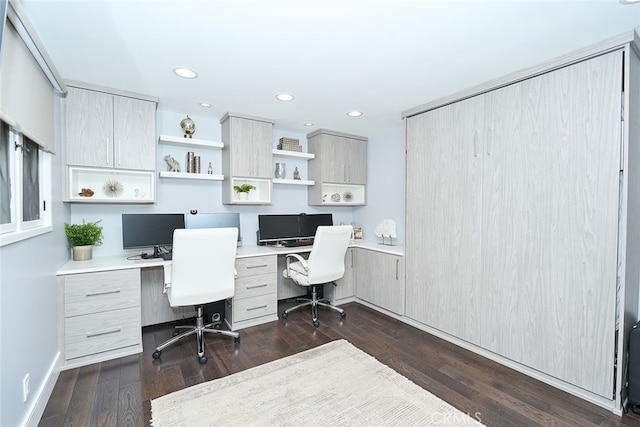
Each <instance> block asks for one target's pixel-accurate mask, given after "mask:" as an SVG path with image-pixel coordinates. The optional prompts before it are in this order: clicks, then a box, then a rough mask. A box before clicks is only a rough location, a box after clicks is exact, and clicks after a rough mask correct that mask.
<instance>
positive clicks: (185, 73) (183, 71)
mask: <svg viewBox="0 0 640 427" xmlns="http://www.w3.org/2000/svg"><path fill="white" fill-rule="evenodd" d="M173 72H174V73H175V74H176V75H177V76H180V77H182V78H184V79H195V78H196V77H198V73H196V72H195V71H194V70H192V69H191V68H187V67H176V68H174V69H173Z"/></svg>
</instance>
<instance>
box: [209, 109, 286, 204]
mask: <svg viewBox="0 0 640 427" xmlns="http://www.w3.org/2000/svg"><path fill="white" fill-rule="evenodd" d="M273 123H274V121H273V120H270V119H264V118H260V117H252V116H244V115H239V114H232V113H227V114H225V115H224V116H223V117H222V119H220V124H221V127H222V129H221V130H222V142H223V143H224V148H223V149H222V173H223V174H224V175H225V177H229V179H225V181H224V183H223V191H222V202H223V203H225V204H269V203H271V188H272V180H271V175H272V170H271V156H272V149H273V148H272V140H273ZM242 184H249V185H253V186H254V187H255V189H253V190H251V191H250V192H249V194H248V195H247V197H246V198H244V196H243V195H241V194H239V193H237V192H236V191H234V188H233V187H234V186H238V185H242Z"/></svg>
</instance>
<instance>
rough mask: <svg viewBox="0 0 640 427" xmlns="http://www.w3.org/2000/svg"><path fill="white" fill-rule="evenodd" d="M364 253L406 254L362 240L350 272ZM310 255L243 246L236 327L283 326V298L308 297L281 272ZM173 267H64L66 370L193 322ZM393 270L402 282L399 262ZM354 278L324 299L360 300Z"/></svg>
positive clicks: (232, 306) (112, 263) (231, 317)
mask: <svg viewBox="0 0 640 427" xmlns="http://www.w3.org/2000/svg"><path fill="white" fill-rule="evenodd" d="M358 248H360V249H366V250H367V252H369V251H374V252H376V253H379V254H388V255H392V256H394V257H402V256H403V253H402V248H401V247H398V246H385V245H379V244H376V243H369V242H365V241H361V240H358V241H354V242H353V243H352V244H351V245H350V249H349V252H348V253H347V257H346V259H345V264H346V265H347V267H348V268H352V267H353V266H354V259H353V257H354V252H353V251H354V250H355V249H358ZM310 250H311V246H299V247H272V246H243V247H239V248H238V250H237V256H236V259H237V261H236V270H237V272H238V276H237V279H236V289H235V294H234V297H233V298H231V299H229V300H228V301H227V307H226V313H225V317H226V321H227V323H228V324H229V326H230V328H231V329H233V330H238V329H242V328H246V327H249V326H255V325H258V324H262V323H266V322H271V321H274V320H277V319H278V314H277V305H278V299H284V298H290V297H294V296H297V295H301V294H304V293H305V292H304V289H303V288H300V287H298V286H296V285H294V284H292V283H290V281H287V280H285V279H283V277H282V274H280V272H281V271H282V270H283V269H284V263H285V261H284V258H285V257H284V256H283V255H285V254H289V253H305V252H309V251H310ZM170 263H171V261H164V260H163V259H145V260H140V259H136V260H128V259H126V256H125V255H122V256H107V257H95V258H93V259H92V260H89V261H68V262H67V263H65V264H64V265H63V266H62V267H61V268H60V269H59V270H58V271H57V276H58V341H59V349H60V351H61V353H62V355H63V358H62V359H63V361H64V362H63V363H64V368H65V369H66V368H72V367H77V366H82V365H87V364H90V363H96V362H99V361H103V360H109V359H113V358H117V357H122V356H125V355H129V354H134V353H139V352H141V351H142V333H141V330H142V327H143V326H147V325H152V324H157V323H163V322H167V321H172V320H176V319H180V318H187V317H193V316H194V314H195V313H194V311H193V309H192V308H190V307H184V308H172V307H171V306H170V305H169V302H168V300H167V298H166V296H165V295H163V284H164V268H163V266H164V265H167V264H170ZM376 263H378V264H379V262H378V261H377V262H376ZM395 269H396V270H395V271H396V277H397V274H398V273H397V271H398V265H397V264H395ZM352 276H353V275H350V277H352ZM350 277H349V278H346V279H345V280H348V281H349V282H348V286H345V291H343V292H342V293H340V294H334V293H333V291H332V290H331V291H330V292H329V293H328V295H325V296H328V297H329V299H331V300H332V301H333V302H335V303H338V304H339V303H344V302H348V301H353V300H355V298H356V294H355V291H356V287H355V285H354V283H353V280H352V279H351V278H350ZM366 286H368V284H367V285H366ZM363 289H364V288H363ZM365 294H366V293H365ZM374 294H376V295H377V294H378V293H377V292H376V293H374ZM394 295H395V293H394ZM368 302H373V303H374V304H376V302H375V301H368ZM383 308H385V307H383ZM392 311H394V310H392Z"/></svg>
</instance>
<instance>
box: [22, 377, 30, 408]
mask: <svg viewBox="0 0 640 427" xmlns="http://www.w3.org/2000/svg"><path fill="white" fill-rule="evenodd" d="M30 394H31V390H30V387H29V374H27V375H25V376H24V378H23V379H22V401H23V402H26V401H27V400H29V395H30Z"/></svg>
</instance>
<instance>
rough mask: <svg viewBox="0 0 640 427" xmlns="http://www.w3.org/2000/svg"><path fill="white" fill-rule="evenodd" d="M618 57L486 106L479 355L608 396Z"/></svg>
mask: <svg viewBox="0 0 640 427" xmlns="http://www.w3.org/2000/svg"><path fill="white" fill-rule="evenodd" d="M621 78H622V56H621V53H620V52H613V53H610V54H607V55H604V56H600V57H596V58H593V59H590V60H587V61H584V62H580V63H577V64H574V65H571V66H568V67H565V68H562V69H559V70H556V71H553V72H549V73H547V74H544V75H541V76H538V77H535V78H532V79H528V80H526V81H523V82H520V83H516V84H513V85H510V86H507V87H504V88H502V89H499V90H496V91H493V92H491V93H489V94H487V104H486V111H487V117H488V121H487V128H486V130H485V132H486V146H485V153H484V156H485V157H484V158H485V163H484V174H483V176H484V182H483V201H484V203H483V213H482V218H483V235H482V242H483V282H484V285H483V286H484V289H485V290H486V293H485V294H484V297H483V299H482V300H481V305H482V306H483V309H482V313H483V317H482V325H483V328H482V334H481V336H482V339H481V345H482V347H484V348H487V349H489V350H491V351H494V352H496V353H498V354H500V355H502V356H505V357H507V358H510V359H512V360H515V361H517V362H520V363H522V364H524V365H527V366H530V367H532V368H535V369H537V370H540V371H542V372H545V373H547V374H549V375H551V376H554V377H556V378H559V379H561V380H564V381H567V382H569V383H571V384H574V385H577V386H578V387H582V388H584V389H587V390H590V391H592V392H594V393H597V394H599V395H601V396H603V397H606V398H609V399H610V398H611V396H612V391H613V362H614V354H613V350H614V334H615V318H614V308H615V289H616V264H617V235H618V194H619V188H618V187H619V170H620V138H621V136H620V100H621Z"/></svg>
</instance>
